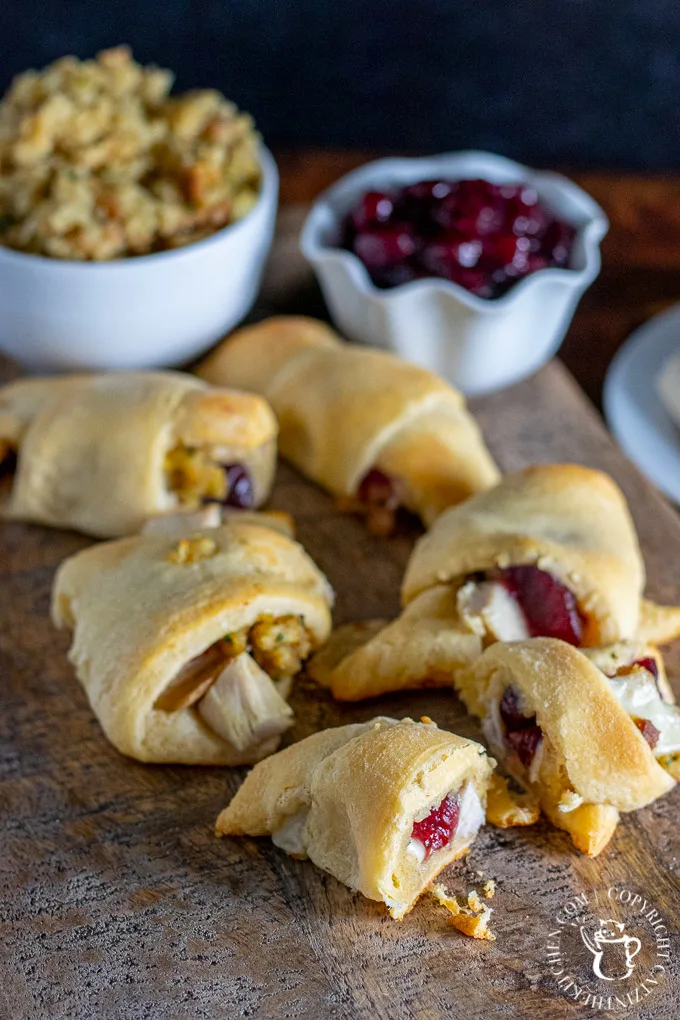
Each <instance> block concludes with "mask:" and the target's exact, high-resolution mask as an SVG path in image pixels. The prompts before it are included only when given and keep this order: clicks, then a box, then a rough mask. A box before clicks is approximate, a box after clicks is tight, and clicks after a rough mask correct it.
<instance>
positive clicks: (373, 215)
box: [352, 191, 394, 232]
mask: <svg viewBox="0 0 680 1020" xmlns="http://www.w3.org/2000/svg"><path fill="white" fill-rule="evenodd" d="M393 212H394V204H393V202H392V199H391V197H390V196H389V195H386V194H385V192H384V191H367V192H366V194H365V195H364V197H363V198H362V199H361V202H360V203H359V205H358V206H357V207H356V209H355V210H354V212H353V213H352V225H353V226H354V229H355V230H356V231H357V232H360V231H362V230H369V229H371V228H372V227H377V226H379V225H380V224H381V223H387V221H388V220H389V219H390V217H391V216H392V213H393Z"/></svg>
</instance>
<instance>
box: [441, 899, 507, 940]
mask: <svg viewBox="0 0 680 1020" xmlns="http://www.w3.org/2000/svg"><path fill="white" fill-rule="evenodd" d="M490 917H491V907H484V910H483V911H482V913H481V914H458V915H457V916H456V917H451V918H449V924H452V925H453V927H454V928H456V929H457V930H458V931H460V932H462V933H463V935H468V936H469V937H470V938H473V939H486V940H487V941H488V942H495V940H496V936H495V935H494V933H493V932H492V931H489V918H490Z"/></svg>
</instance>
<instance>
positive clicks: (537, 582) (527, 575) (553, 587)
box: [500, 566, 583, 647]
mask: <svg viewBox="0 0 680 1020" xmlns="http://www.w3.org/2000/svg"><path fill="white" fill-rule="evenodd" d="M500 580H501V583H502V584H503V585H505V587H506V589H507V590H508V591H509V592H510V594H511V595H513V596H514V598H516V599H517V601H518V602H519V604H520V606H521V607H522V611H523V613H524V615H525V617H526V621H527V627H528V628H529V633H530V634H531V636H532V637H551V638H559V639H560V640H561V641H566V642H567V644H570V645H576V646H577V647H578V646H579V645H580V644H581V639H582V637H583V620H582V618H581V614H580V613H579V610H578V605H577V602H576V596H575V595H574V593H573V592H571V591H569V589H568V588H567V587H565V585H563V584H562V582H561V581H558V580H557V578H556V577H553V575H552V574H549V573H548V572H547V571H546V570H539V568H538V567H535V566H523V567H507V568H506V569H505V570H502V571H501V573H500Z"/></svg>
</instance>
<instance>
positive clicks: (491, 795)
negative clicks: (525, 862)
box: [486, 774, 541, 829]
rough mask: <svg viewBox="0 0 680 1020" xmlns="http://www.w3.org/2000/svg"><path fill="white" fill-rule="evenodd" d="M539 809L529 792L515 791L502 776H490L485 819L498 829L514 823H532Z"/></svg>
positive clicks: (537, 816)
mask: <svg viewBox="0 0 680 1020" xmlns="http://www.w3.org/2000/svg"><path fill="white" fill-rule="evenodd" d="M540 813H541V809H540V807H539V805H538V800H537V799H536V798H535V797H534V795H533V794H531V793H515V792H514V791H512V790H510V789H509V787H508V781H507V779H505V777H504V776H499V775H497V774H495V775H493V776H492V777H491V784H490V786H489V792H488V796H487V802H486V820H487V822H490V823H491V825H496V826H497V827H498V828H500V829H507V828H510V827H511V826H514V825H533V824H534V822H537V821H538V818H539V815H540Z"/></svg>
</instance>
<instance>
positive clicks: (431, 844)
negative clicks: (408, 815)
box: [411, 793, 460, 860]
mask: <svg viewBox="0 0 680 1020" xmlns="http://www.w3.org/2000/svg"><path fill="white" fill-rule="evenodd" d="M459 814H460V800H459V799H458V797H456V796H454V795H453V794H451V793H450V794H449V795H448V797H444V800H443V801H442V802H441V804H440V805H439V807H436V808H433V809H432V811H430V813H429V815H428V816H427V818H423V820H422V822H414V823H413V831H412V832H411V839H417V840H418V841H419V842H420V843H422V844H423V846H424V847H425V860H427V858H428V857H429V856H430V854H433V853H434V852H435V850H441V848H442V847H444V846H448V844H449V843H450V842H451V840H452V839H453V836H454V833H455V831H456V828H457V826H458V816H459Z"/></svg>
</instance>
